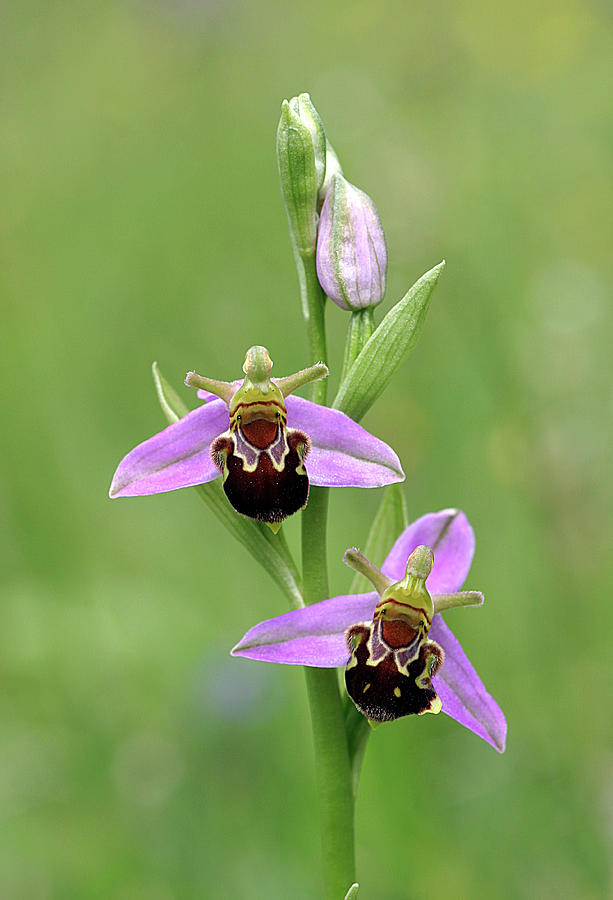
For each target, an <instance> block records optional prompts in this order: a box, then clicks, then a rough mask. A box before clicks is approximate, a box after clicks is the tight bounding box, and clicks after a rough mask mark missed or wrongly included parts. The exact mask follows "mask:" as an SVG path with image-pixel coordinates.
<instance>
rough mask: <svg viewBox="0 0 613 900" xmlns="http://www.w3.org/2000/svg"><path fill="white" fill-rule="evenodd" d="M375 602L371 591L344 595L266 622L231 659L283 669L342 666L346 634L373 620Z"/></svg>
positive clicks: (345, 659) (376, 599) (261, 623)
mask: <svg viewBox="0 0 613 900" xmlns="http://www.w3.org/2000/svg"><path fill="white" fill-rule="evenodd" d="M378 600H379V596H378V594H376V593H375V592H374V591H371V592H369V593H367V594H343V595H341V596H340V597H332V598H330V599H329V600H322V601H321V602H320V603H314V604H313V605H312V606H305V607H303V608H302V609H295V610H292V611H291V612H288V613H284V614H283V615H281V616H275V618H273V619H266V620H265V621H264V622H260V623H259V624H258V625H254V627H253V628H250V629H249V631H248V632H247V634H246V635H245V636H244V637H243V639H242V640H241V641H239V643H238V644H237V645H236V647H234V649H233V650H232V655H233V656H245V657H247V658H248V659H259V660H264V661H266V662H276V663H284V664H286V665H303V666H319V667H322V668H335V667H337V666H344V665H345V664H346V662H347V660H348V658H349V653H348V652H347V645H346V644H345V630H346V629H347V628H349V626H350V625H354V624H355V623H356V622H366V621H368V620H369V619H372V616H373V612H374V609H375V606H376V604H377V601H378Z"/></svg>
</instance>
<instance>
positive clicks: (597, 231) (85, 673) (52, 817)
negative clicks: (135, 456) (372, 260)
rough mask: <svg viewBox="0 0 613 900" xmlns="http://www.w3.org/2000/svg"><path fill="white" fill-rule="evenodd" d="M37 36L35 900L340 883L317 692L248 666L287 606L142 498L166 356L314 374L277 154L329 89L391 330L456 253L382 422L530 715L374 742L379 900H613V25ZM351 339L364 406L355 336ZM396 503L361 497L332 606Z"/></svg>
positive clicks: (15, 417)
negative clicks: (371, 237)
mask: <svg viewBox="0 0 613 900" xmlns="http://www.w3.org/2000/svg"><path fill="white" fill-rule="evenodd" d="M1 18H2V28H1V35H2V36H1V38H0V41H1V42H2V47H1V53H0V67H1V72H2V77H1V78H0V85H1V88H0V90H1V92H2V93H1V97H2V100H1V110H2V115H1V123H2V124H1V126H0V130H1V133H2V145H1V149H0V152H1V160H0V179H1V180H2V185H1V196H2V202H1V206H0V253H1V260H0V283H1V286H2V328H1V353H0V366H1V367H2V372H1V381H2V386H3V388H4V390H5V391H6V396H7V402H6V403H5V404H4V406H3V420H4V421H3V429H2V431H3V436H2V454H3V458H2V462H1V473H2V474H1V476H0V490H1V497H2V501H3V508H4V515H3V520H4V526H5V528H4V534H3V538H2V545H1V551H2V559H1V561H0V573H1V578H2V597H1V603H0V674H1V679H0V896H2V898H3V900H48V898H53V900H56V898H58V900H90V898H92V900H93V898H113V900H184V898H185V900H191V898H194V900H196V898H203V897H204V898H209V897H210V898H238V900H242V898H256V900H259V898H265V900H275V898H279V900H287V898H291V900H307V898H314V897H316V896H318V891H319V873H318V862H317V861H318V853H319V846H318V840H319V839H318V832H317V808H316V801H315V791H314V784H313V767H312V751H311V744H310V733H309V726H308V721H307V713H306V704H305V696H304V685H303V679H302V673H301V671H300V670H297V669H289V668H281V667H278V668H276V667H273V666H266V665H258V664H256V663H253V664H251V663H248V662H246V661H239V660H235V661H231V660H230V659H229V657H228V649H229V648H230V647H231V646H232V644H233V643H234V642H235V641H236V639H237V638H238V637H240V635H242V633H243V632H244V631H245V630H246V629H247V628H248V627H249V626H250V625H252V624H253V623H254V622H255V621H257V620H259V619H261V618H264V617H267V616H270V615H274V614H276V613H278V612H281V611H283V609H284V606H283V601H282V598H281V596H280V594H279V593H278V591H277V589H276V588H275V587H274V585H273V584H272V582H270V581H269V580H267V579H266V576H265V574H264V573H263V572H262V571H261V570H260V569H259V567H258V566H257V565H256V564H255V563H254V562H253V561H252V560H251V559H250V558H248V557H247V556H246V554H245V553H244V552H243V551H242V549H241V548H240V547H238V546H237V545H235V544H234V543H233V542H232V539H231V538H230V537H229V536H227V535H226V534H225V533H222V532H220V531H219V529H218V525H217V521H216V520H215V519H214V518H213V517H212V516H211V514H210V513H209V512H208V510H207V509H206V508H205V507H204V506H203V505H202V503H200V501H199V500H198V498H197V497H196V496H195V494H193V493H192V492H190V491H183V492H179V493H176V494H169V495H162V496H158V497H151V498H143V499H141V500H135V501H120V502H116V503H111V502H110V501H109V500H108V499H107V497H106V492H107V489H108V484H109V482H110V478H111V475H112V473H113V470H114V467H115V465H116V464H117V462H118V461H119V459H120V458H121V456H122V455H123V454H124V453H125V452H126V451H127V450H128V449H129V448H130V447H132V446H133V445H134V444H135V443H137V442H139V441H140V440H142V439H144V438H145V437H147V436H149V435H150V434H152V433H153V432H155V431H156V430H158V429H159V428H160V427H161V426H162V425H163V420H162V417H161V413H160V411H159V409H158V406H157V402H156V399H155V395H154V393H153V390H152V383H151V378H150V364H151V362H152V360H154V359H157V360H158V361H159V363H160V365H161V367H162V370H163V371H164V372H165V374H166V375H167V377H168V378H169V379H170V380H171V381H173V382H174V383H175V384H176V385H180V384H181V380H182V377H183V375H184V373H185V371H186V370H187V369H190V368H195V369H196V370H198V371H202V372H204V373H206V374H210V375H212V376H214V377H219V378H227V379H231V378H234V377H236V375H237V373H239V371H240V365H241V363H242V359H243V354H244V350H245V348H246V347H247V346H249V345H250V344H253V343H264V344H266V345H267V346H268V347H269V348H270V350H271V354H272V356H273V359H274V360H275V364H276V368H275V372H276V373H278V374H285V373H286V372H289V371H293V370H294V369H296V368H298V367H301V366H303V365H306V364H308V363H309V362H310V360H309V359H308V358H307V352H306V348H307V342H306V338H305V335H304V330H303V328H302V323H301V318H300V310H299V305H298V302H297V290H296V279H295V273H294V271H293V262H292V259H291V254H290V250H289V243H288V237H287V230H286V224H285V216H284V212H283V209H282V204H281V200H280V196H279V188H278V183H277V174H276V162H275V157H274V133H275V128H276V122H277V118H278V110H279V104H280V101H281V99H282V98H283V97H286V96H287V97H289V96H291V95H293V94H295V93H298V92H299V91H302V90H309V91H310V92H311V94H312V97H313V99H314V102H315V103H316V105H317V107H318V109H319V111H320V113H321V114H322V116H323V118H324V121H325V123H326V128H327V131H328V134H329V136H330V138H331V140H332V141H333V143H334V145H335V148H336V149H337V151H338V153H339V155H340V156H341V159H342V162H343V166H344V169H345V173H346V174H347V176H348V177H349V179H350V180H352V181H353V182H355V183H356V184H358V185H359V186H360V187H362V188H363V189H364V190H366V191H367V192H368V193H369V194H371V196H372V197H373V198H374V199H375V202H376V203H377V205H378V207H379V210H380V213H381V216H382V219H383V222H384V224H385V228H386V233H387V238H388V244H389V256H390V270H389V279H388V284H389V287H388V297H387V299H386V301H385V302H384V304H383V307H382V311H384V310H385V309H387V308H389V305H390V303H392V302H393V301H395V300H396V299H398V298H399V297H400V296H401V295H402V294H403V293H404V291H405V290H406V288H407V287H408V285H409V284H410V283H412V282H413V281H414V280H415V279H416V278H417V277H418V276H419V275H420V274H422V272H424V271H425V270H426V269H428V268H430V267H431V266H432V265H434V264H435V263H437V262H438V261H439V260H440V259H441V258H442V257H445V258H446V259H447V262H448V265H447V269H446V271H445V272H444V274H443V276H442V277H441V280H440V282H439V286H438V288H437V290H436V292H435V295H434V298H433V304H432V308H431V312H430V314H429V318H428V321H427V323H426V327H425V330H424V333H423V336H422V339H421V341H420V344H419V347H418V349H417V350H416V352H415V353H414V355H413V356H412V358H411V360H410V361H409V362H408V363H407V364H405V366H404V367H403V369H402V370H401V372H400V373H399V374H398V375H397V377H396V378H395V380H394V381H393V383H392V385H391V386H390V388H389V389H388V390H387V391H386V393H385V395H384V397H383V399H382V401H381V402H380V403H379V404H378V405H377V407H376V408H375V409H373V410H372V411H371V412H370V414H369V416H368V418H367V420H366V422H365V424H366V425H367V426H368V427H369V428H370V429H371V430H373V431H374V432H376V433H377V434H378V435H380V436H381V437H384V438H385V439H386V440H387V441H388V442H389V443H391V444H392V445H393V446H394V447H395V448H396V449H397V450H398V452H399V454H400V455H401V458H402V460H403V462H404V465H405V470H406V473H407V480H406V496H407V500H408V505H409V510H410V513H411V515H412V517H415V516H417V515H421V514H422V513H424V512H427V511H430V510H437V509H440V508H442V507H445V506H451V505H454V506H460V507H462V508H463V509H464V510H465V511H466V512H467V514H468V515H469V518H470V520H471V522H472V523H473V525H474V527H475V531H476V533H477V555H476V558H475V563H474V567H473V570H472V572H471V576H470V581H469V585H468V586H470V587H476V588H481V589H483V590H484V591H485V593H486V595H487V603H486V606H485V607H484V608H483V610H481V611H477V612H467V613H465V614H464V613H460V612H458V613H451V614H449V616H448V621H449V622H450V624H452V626H453V627H454V629H455V630H456V633H457V634H458V635H459V636H460V638H461V639H462V641H463V643H464V646H465V648H466V650H467V652H468V653H469V654H470V656H471V658H472V659H473V661H474V662H475V664H476V665H477V667H478V669H479V671H480V673H481V674H482V675H483V677H484V680H485V681H486V683H487V685H488V687H489V689H490V690H491V691H492V693H494V695H495V696H496V697H497V698H498V699H499V701H500V703H501V705H502V706H503V707H504V709H505V711H506V713H507V717H508V721H509V743H508V750H507V753H506V755H505V756H503V757H499V756H498V755H497V754H496V753H494V751H493V750H491V748H489V747H488V746H486V745H485V744H484V743H482V742H481V741H479V740H478V739H477V738H476V737H474V736H473V735H472V734H470V733H468V732H466V731H464V730H463V729H461V728H459V727H458V726H457V725H456V724H455V723H454V722H452V721H451V720H449V719H447V718H446V717H445V716H439V717H437V718H434V717H429V718H428V719H427V720H408V719H405V720H403V721H400V722H398V723H396V724H395V725H393V726H389V727H386V728H382V729H380V730H379V731H378V732H377V733H376V735H375V736H374V738H373V740H372V741H371V743H370V746H369V748H368V751H367V755H366V759H365V765H364V771H363V779H362V784H361V791H360V797H359V802H358V809H357V841H358V865H359V878H360V881H361V883H362V886H363V888H362V892H361V893H360V896H362V894H363V896H364V900H405V898H407V900H408V898H426V897H427V898H443V897H454V898H470V900H479V898H484V900H485V898H491V897H500V898H507V897H508V898H536V897H538V898H545V900H548V898H551V900H553V898H556V900H557V898H560V897H564V898H567V897H568V898H588V900H591V898H599V897H605V896H607V895H608V890H609V889H610V887H611V882H610V874H609V864H610V845H611V831H612V828H613V752H612V749H611V747H612V738H613V735H612V730H613V728H612V721H613V716H612V708H611V707H612V703H611V689H610V683H611V674H612V673H611V637H610V635H611V630H612V628H613V611H612V610H613V604H612V603H611V599H610V595H611V583H612V580H613V579H612V575H613V572H612V554H611V531H610V516H611V513H610V510H611V503H612V501H613V496H612V493H613V491H612V483H611V472H610V455H611V449H610V448H611V438H612V426H611V412H612V408H613V407H612V394H611V363H610V354H611V326H612V319H613V314H612V311H611V282H612V278H611V276H612V272H611V269H612V264H611V246H612V244H613V233H612V232H613V229H612V226H611V209H612V208H613V175H612V169H611V142H612V139H613V119H612V115H611V92H610V84H611V80H612V77H613V71H612V70H613V66H612V64H611V59H612V51H613V39H612V30H611V18H610V9H609V8H608V7H607V6H606V5H604V4H600V3H598V2H588V0H556V2H553V0H545V2H541V3H537V4H536V6H535V5H534V4H533V3H531V2H528V0H518V2H515V3H509V2H504V3H503V4H494V3H484V2H482V0H462V2H455V0H443V2H441V3H440V4H437V5H434V6H432V5H431V4H417V3H409V4H407V3H406V2H400V0H395V2H392V0H383V2H381V3H378V4H373V3H364V2H362V0H358V2H352V3H347V2H344V0H343V2H340V3H337V4H328V3H323V2H319V0H315V2H313V3H311V4H309V5H308V7H305V6H304V5H299V4H296V5H289V4H284V3H280V2H275V0H264V2H260V3H258V4H249V3H239V2H236V0H227V2H225V3H222V2H219V0H211V2H209V3H208V4H207V3H204V2H195V0H192V2H190V0H176V2H172V3H171V2H163V0H151V2H145V0H140V2H139V0H124V2H121V3H119V2H112V0H100V2H91V3H74V2H72V3H70V2H54V3H51V4H49V3H41V2H36V0H33V2H25V3H20V4H3V8H2V15H1ZM328 323H329V329H330V343H331V346H332V354H331V365H332V370H333V375H332V382H333V385H335V384H336V380H335V377H334V372H335V371H336V372H338V365H339V362H340V360H341V358H342V341H343V333H344V328H345V325H346V319H345V318H344V315H343V313H342V312H341V311H340V310H337V309H336V308H332V309H330V310H329V311H328ZM378 501H379V497H378V496H377V492H361V493H360V492H359V491H357V490H349V489H348V490H345V491H339V492H336V493H335V495H334V496H333V502H332V513H331V582H332V587H333V589H334V591H335V592H341V591H343V590H346V588H347V586H348V584H349V580H350V574H349V572H348V571H347V570H346V569H345V568H344V567H343V565H342V563H341V554H342V551H343V549H344V548H345V547H347V546H350V545H352V544H355V543H358V544H359V543H363V541H364V538H365V535H366V533H367V531H368V527H369V523H370V521H371V519H372V516H373V515H374V511H375V509H376V507H377V504H378ZM286 528H287V532H288V534H289V538H290V540H291V541H292V542H293V544H294V545H295V543H296V541H297V537H298V522H293V521H292V522H289V523H288V524H287V525H286ZM452 618H453V621H452Z"/></svg>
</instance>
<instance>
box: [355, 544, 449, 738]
mask: <svg viewBox="0 0 613 900" xmlns="http://www.w3.org/2000/svg"><path fill="white" fill-rule="evenodd" d="M345 561H346V562H347V563H348V564H349V565H350V566H352V568H355V569H356V570H357V571H360V572H361V573H362V574H363V575H366V577H367V578H369V580H370V581H372V583H373V584H374V586H375V587H376V588H377V590H378V591H379V592H380V594H381V600H380V601H379V603H378V604H377V606H376V607H375V612H374V616H373V620H372V622H363V623H360V624H357V625H352V626H351V627H350V628H348V629H347V631H346V633H345V639H346V641H347V646H348V648H349V652H350V654H351V656H350V659H349V662H348V663H347V668H346V670H345V684H346V687H347V693H348V694H349V696H350V697H351V699H352V700H353V702H354V703H355V705H356V706H357V708H358V709H359V710H360V712H362V713H363V714H364V715H365V716H366V717H367V718H368V719H369V720H370V721H371V722H373V723H377V722H386V721H390V720H392V719H399V718H400V717H401V716H407V715H411V714H417V715H423V713H428V712H430V713H438V712H440V710H441V706H442V704H441V701H440V699H439V697H438V696H437V693H436V691H435V690H434V688H433V687H432V680H431V679H432V678H433V677H434V675H436V673H437V672H438V670H439V669H440V667H441V666H442V664H443V659H444V654H443V651H442V649H441V647H439V645H438V644H437V643H435V641H430V640H428V632H429V631H430V627H431V625H432V619H433V617H434V604H433V602H432V598H431V597H430V595H429V594H428V591H427V590H426V587H425V580H426V578H427V577H428V575H429V574H430V571H431V569H432V564H433V561H434V556H433V553H432V551H431V550H430V548H429V547H426V546H424V545H422V546H420V547H417V548H416V549H415V550H414V551H413V553H412V554H411V556H410V557H409V560H408V563H407V570H406V575H405V578H404V579H403V581H399V582H396V583H392V581H391V579H388V578H386V577H385V576H384V575H383V574H382V573H381V572H380V571H379V570H378V569H376V568H375V567H374V566H373V565H372V564H371V563H369V562H368V560H367V559H365V557H363V556H362V554H361V553H358V552H357V551H356V550H351V551H348V552H347V553H346V554H345Z"/></svg>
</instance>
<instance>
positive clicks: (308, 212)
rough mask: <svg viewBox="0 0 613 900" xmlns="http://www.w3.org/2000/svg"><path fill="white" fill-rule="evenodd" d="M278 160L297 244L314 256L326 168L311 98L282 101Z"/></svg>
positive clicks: (320, 127)
mask: <svg viewBox="0 0 613 900" xmlns="http://www.w3.org/2000/svg"><path fill="white" fill-rule="evenodd" d="M277 159H278V162H279V176H280V178H281V191H282V194H283V199H284V201H285V206H286V209H287V214H288V217H289V222H290V229H291V232H292V236H293V239H294V243H295V244H296V248H297V250H298V252H299V253H300V254H305V253H313V252H314V251H315V244H316V238H317V193H318V190H319V188H320V187H321V185H322V184H323V181H324V175H325V168H326V137H325V134H324V129H323V125H322V124H321V119H320V118H319V116H318V114H317V110H316V109H315V107H314V106H313V104H312V103H311V100H310V97H309V95H308V94H300V96H299V97H293V98H292V99H291V100H289V101H287V100H284V101H283V104H282V106H281V119H280V121H279V127H278V129H277Z"/></svg>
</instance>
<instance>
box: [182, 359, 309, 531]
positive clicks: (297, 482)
mask: <svg viewBox="0 0 613 900" xmlns="http://www.w3.org/2000/svg"><path fill="white" fill-rule="evenodd" d="M271 369H272V361H271V359H270V356H269V355H268V351H267V350H266V348H265V347H258V346H256V347H251V348H250V350H248V351H247V356H246V359H245V363H244V365H243V371H244V373H245V375H246V378H245V380H244V382H243V384H242V385H241V387H239V388H238V390H236V388H235V387H234V386H233V385H231V384H230V383H228V382H212V381H211V380H210V379H205V378H203V377H202V376H199V375H194V374H193V373H190V375H189V376H188V379H187V381H188V383H189V384H192V385H194V386H197V387H205V388H207V389H208V390H210V391H211V392H212V393H215V394H217V396H221V397H222V398H223V399H224V400H226V402H227V403H228V406H229V412H230V427H229V429H228V430H227V431H225V432H224V433H223V434H221V435H219V437H217V438H216V439H215V440H214V441H213V443H212V444H211V459H212V460H213V463H214V464H215V465H216V466H217V468H218V469H220V470H221V472H222V475H223V489H224V491H225V493H226V496H227V498H228V500H229V501H230V503H231V504H232V506H233V507H234V509H235V510H236V511H237V512H239V513H241V514H242V515H244V516H249V517H250V518H252V519H256V520H258V521H260V522H265V523H266V524H267V525H269V526H270V527H271V528H272V530H273V531H275V532H276V531H278V530H279V528H280V527H281V523H282V522H283V520H284V519H285V518H287V516H291V515H292V514H293V513H295V512H297V511H298V510H300V509H303V507H305V506H306V503H307V500H308V496H309V479H308V475H307V472H306V469H305V466H304V461H305V459H306V456H307V454H308V452H309V447H310V441H309V438H308V435H306V434H305V433H304V432H303V431H298V430H297V429H294V428H288V427H287V410H286V408H285V399H284V398H285V397H286V396H287V395H288V394H290V393H291V392H292V391H293V390H295V389H296V388H297V387H300V386H301V385H303V384H306V383H308V382H309V381H313V380H316V379H317V378H322V377H324V376H325V375H326V374H327V369H326V368H325V366H322V365H319V366H313V367H311V369H306V370H304V371H302V372H298V373H296V374H295V375H289V376H287V377H286V378H280V379H275V380H274V381H273V380H272V379H271V377H270V372H271Z"/></svg>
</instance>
